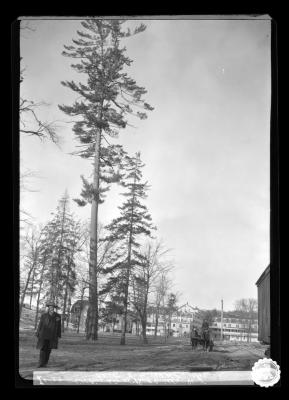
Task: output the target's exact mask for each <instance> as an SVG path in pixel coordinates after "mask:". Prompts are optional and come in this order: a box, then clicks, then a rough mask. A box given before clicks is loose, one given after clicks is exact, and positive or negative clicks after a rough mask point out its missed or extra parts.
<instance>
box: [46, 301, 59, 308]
mask: <svg viewBox="0 0 289 400" xmlns="http://www.w3.org/2000/svg"><path fill="white" fill-rule="evenodd" d="M46 307H54V308H59V307H58V305H57V304H55V303H53V302H52V301H49V302H48V303H46Z"/></svg>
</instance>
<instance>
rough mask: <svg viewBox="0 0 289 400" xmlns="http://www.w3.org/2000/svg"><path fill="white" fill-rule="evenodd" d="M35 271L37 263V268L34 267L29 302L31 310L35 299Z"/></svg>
mask: <svg viewBox="0 0 289 400" xmlns="http://www.w3.org/2000/svg"><path fill="white" fill-rule="evenodd" d="M35 272H36V265H35V268H33V274H32V279H31V291H30V302H29V308H30V310H31V306H32V299H33V289H34V281H35Z"/></svg>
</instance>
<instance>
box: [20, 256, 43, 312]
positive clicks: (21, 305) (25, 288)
mask: <svg viewBox="0 0 289 400" xmlns="http://www.w3.org/2000/svg"><path fill="white" fill-rule="evenodd" d="M37 256H38V254H37V252H35V254H34V257H33V264H32V266H31V268H30V270H29V271H28V275H27V280H26V284H25V287H24V289H23V293H22V296H21V301H20V308H19V318H20V317H21V313H22V309H23V304H24V300H25V296H26V291H27V288H28V285H29V281H30V276H31V274H32V271H33V270H34V268H35V266H36V260H37Z"/></svg>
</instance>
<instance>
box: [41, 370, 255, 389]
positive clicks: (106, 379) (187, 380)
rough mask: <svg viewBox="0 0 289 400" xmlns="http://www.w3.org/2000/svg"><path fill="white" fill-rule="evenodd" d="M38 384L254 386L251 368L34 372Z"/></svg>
mask: <svg viewBox="0 0 289 400" xmlns="http://www.w3.org/2000/svg"><path fill="white" fill-rule="evenodd" d="M33 384H34V385H106V386H108V385H254V382H253V380H252V378H251V371H216V372H134V371H128V372H127V371H113V372H111V371H34V372H33Z"/></svg>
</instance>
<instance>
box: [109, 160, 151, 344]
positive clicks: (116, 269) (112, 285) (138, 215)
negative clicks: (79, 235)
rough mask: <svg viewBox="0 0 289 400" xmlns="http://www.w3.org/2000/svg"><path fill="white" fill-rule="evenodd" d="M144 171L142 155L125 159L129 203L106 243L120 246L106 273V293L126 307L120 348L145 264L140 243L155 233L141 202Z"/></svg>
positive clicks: (121, 212) (145, 187) (111, 229)
mask: <svg viewBox="0 0 289 400" xmlns="http://www.w3.org/2000/svg"><path fill="white" fill-rule="evenodd" d="M143 167H144V164H143V163H142V161H141V159H140V153H136V155H135V157H131V158H130V157H126V162H125V170H126V173H125V174H124V178H123V182H122V185H123V186H124V187H125V188H126V189H127V191H126V192H125V193H123V194H122V195H123V196H125V198H126V200H125V201H124V203H123V204H122V206H120V207H119V209H120V217H118V218H116V219H114V220H113V221H112V222H111V224H109V225H108V226H107V227H106V229H107V230H108V231H109V232H110V234H109V235H108V236H107V237H106V240H112V241H115V240H118V241H119V243H120V246H119V254H118V259H117V262H116V263H115V264H114V265H112V266H111V267H110V268H108V269H107V272H108V273H110V274H111V276H110V277H109V278H108V284H107V290H109V291H111V292H112V293H114V295H117V296H118V300H119V301H120V302H122V305H123V326H122V333H121V342H120V343H121V344H125V334H126V330H127V315H128V307H129V288H130V284H131V281H132V280H131V276H132V274H133V273H134V271H135V270H136V269H137V267H138V266H139V265H141V263H142V262H143V257H142V255H141V252H140V247H141V239H144V238H145V237H151V232H152V230H153V229H155V227H154V226H153V224H152V219H151V216H150V214H149V212H148V210H147V207H146V206H145V205H144V204H143V202H142V200H144V199H146V197H147V194H146V192H147V190H148V185H147V183H143V182H142V171H141V169H142V168H143Z"/></svg>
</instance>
